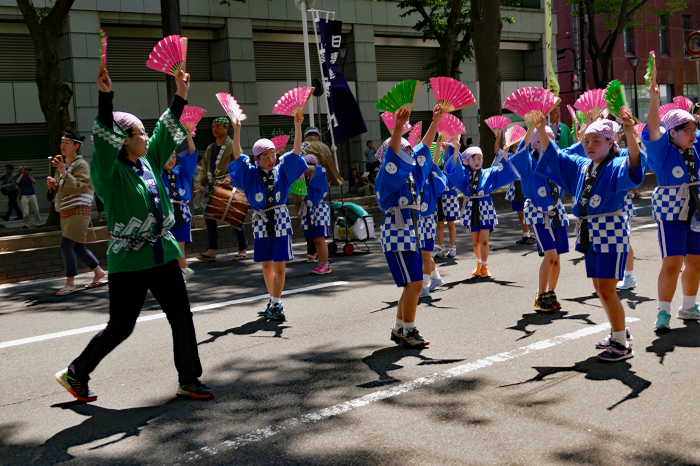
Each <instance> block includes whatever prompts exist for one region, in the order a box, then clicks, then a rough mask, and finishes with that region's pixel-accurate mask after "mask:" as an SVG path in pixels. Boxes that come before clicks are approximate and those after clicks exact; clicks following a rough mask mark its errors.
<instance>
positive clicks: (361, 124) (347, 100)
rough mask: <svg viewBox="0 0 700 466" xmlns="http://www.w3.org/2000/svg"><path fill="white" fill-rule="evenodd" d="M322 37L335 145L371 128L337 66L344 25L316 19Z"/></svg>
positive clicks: (324, 67)
mask: <svg viewBox="0 0 700 466" xmlns="http://www.w3.org/2000/svg"><path fill="white" fill-rule="evenodd" d="M316 21H317V23H318V29H319V35H320V36H321V48H320V50H319V53H320V55H321V72H322V73H323V88H324V90H325V92H326V98H327V101H328V121H329V123H330V125H329V126H330V130H331V131H333V136H334V138H335V143H336V144H338V143H340V142H343V141H346V140H348V139H350V138H352V137H355V136H357V135H358V134H362V133H366V132H367V126H366V125H365V120H364V118H362V113H361V112H360V107H359V105H357V101H356V100H355V96H353V95H352V91H351V90H350V87H349V86H348V82H347V80H346V79H345V76H344V75H343V73H342V72H341V71H340V69H339V68H338V66H337V65H336V63H337V60H338V57H339V54H340V45H341V41H342V35H341V29H342V26H343V23H342V21H333V20H330V21H329V20H326V19H322V18H317V19H316Z"/></svg>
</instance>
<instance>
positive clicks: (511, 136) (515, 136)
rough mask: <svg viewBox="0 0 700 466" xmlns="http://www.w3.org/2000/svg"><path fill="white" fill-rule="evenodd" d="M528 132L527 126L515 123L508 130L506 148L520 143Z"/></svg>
mask: <svg viewBox="0 0 700 466" xmlns="http://www.w3.org/2000/svg"><path fill="white" fill-rule="evenodd" d="M525 134H527V131H525V128H523V127H522V126H520V125H513V126H511V127H510V128H508V129H507V130H506V148H508V147H510V146H512V145H513V144H517V143H519V142H520V141H521V140H522V139H523V138H524V137H525Z"/></svg>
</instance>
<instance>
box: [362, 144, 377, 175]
mask: <svg viewBox="0 0 700 466" xmlns="http://www.w3.org/2000/svg"><path fill="white" fill-rule="evenodd" d="M376 153H377V149H376V148H375V147H374V144H372V141H367V150H365V171H367V172H370V173H373V172H374V169H375V168H377V167H379V162H377V158H376V157H375V156H374V154H376Z"/></svg>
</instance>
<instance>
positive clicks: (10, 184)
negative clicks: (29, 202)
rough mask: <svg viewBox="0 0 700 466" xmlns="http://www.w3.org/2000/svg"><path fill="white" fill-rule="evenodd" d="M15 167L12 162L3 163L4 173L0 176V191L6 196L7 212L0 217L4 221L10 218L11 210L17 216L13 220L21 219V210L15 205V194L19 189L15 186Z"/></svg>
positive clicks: (17, 194)
mask: <svg viewBox="0 0 700 466" xmlns="http://www.w3.org/2000/svg"><path fill="white" fill-rule="evenodd" d="M14 171H15V167H13V166H12V164H9V163H8V164H7V165H5V174H4V175H2V176H0V188H2V193H3V194H4V195H5V196H7V213H6V214H5V215H3V216H2V219H3V220H5V221H6V222H7V221H8V220H10V216H11V215H12V211H13V210H14V211H15V212H17V218H16V219H15V220H22V211H21V210H20V208H19V205H17V196H19V189H18V188H17V182H16V180H17V175H15V174H14Z"/></svg>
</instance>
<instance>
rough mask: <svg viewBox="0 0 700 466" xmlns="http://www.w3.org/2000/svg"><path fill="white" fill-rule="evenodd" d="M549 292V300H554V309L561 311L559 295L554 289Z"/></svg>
mask: <svg viewBox="0 0 700 466" xmlns="http://www.w3.org/2000/svg"><path fill="white" fill-rule="evenodd" d="M547 294H548V295H549V300H550V301H551V302H552V306H554V310H555V311H561V304H560V303H559V301H558V300H557V295H556V294H555V293H554V290H549V291H548V292H547Z"/></svg>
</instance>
